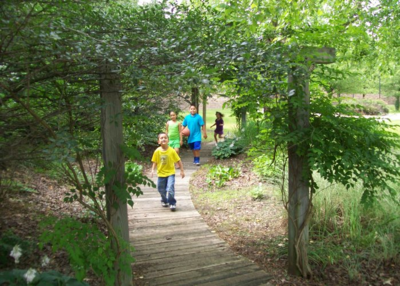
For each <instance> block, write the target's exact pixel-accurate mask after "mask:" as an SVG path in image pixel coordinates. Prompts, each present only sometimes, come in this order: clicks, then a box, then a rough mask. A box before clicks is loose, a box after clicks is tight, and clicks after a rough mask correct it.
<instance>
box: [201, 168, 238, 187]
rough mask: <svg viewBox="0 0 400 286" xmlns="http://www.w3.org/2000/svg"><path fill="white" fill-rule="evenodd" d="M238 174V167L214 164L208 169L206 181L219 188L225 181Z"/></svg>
mask: <svg viewBox="0 0 400 286" xmlns="http://www.w3.org/2000/svg"><path fill="white" fill-rule="evenodd" d="M239 176H240V169H237V168H233V167H224V166H221V165H214V166H212V167H211V168H210V169H209V170H208V173H207V177H206V182H207V183H208V185H209V186H213V187H217V188H221V187H223V186H224V185H225V183H226V182H228V181H230V180H232V179H233V178H237V177H239Z"/></svg>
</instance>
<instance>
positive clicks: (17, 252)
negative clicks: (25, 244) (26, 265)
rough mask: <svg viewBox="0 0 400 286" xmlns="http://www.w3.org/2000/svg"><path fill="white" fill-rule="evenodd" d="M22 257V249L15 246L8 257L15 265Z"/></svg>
mask: <svg viewBox="0 0 400 286" xmlns="http://www.w3.org/2000/svg"><path fill="white" fill-rule="evenodd" d="M21 255H22V249H21V247H20V246H19V245H18V244H17V245H15V246H14V248H13V249H12V250H11V253H10V256H12V257H14V259H15V263H19V258H20V257H21Z"/></svg>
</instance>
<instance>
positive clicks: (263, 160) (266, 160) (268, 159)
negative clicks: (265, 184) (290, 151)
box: [252, 154, 284, 183]
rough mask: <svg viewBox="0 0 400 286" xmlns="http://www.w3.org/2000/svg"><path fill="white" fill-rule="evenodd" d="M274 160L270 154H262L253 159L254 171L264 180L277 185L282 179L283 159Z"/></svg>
mask: <svg viewBox="0 0 400 286" xmlns="http://www.w3.org/2000/svg"><path fill="white" fill-rule="evenodd" d="M278 158H280V159H276V158H275V161H274V158H272V156H271V155H270V154H261V155H258V156H256V157H253V158H252V162H253V171H254V172H255V173H256V174H257V175H258V176H259V177H260V178H261V179H262V180H263V181H269V182H271V183H277V182H278V180H279V179H280V178H281V177H282V172H283V165H284V162H283V159H281V157H278Z"/></svg>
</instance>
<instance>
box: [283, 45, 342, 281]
mask: <svg viewBox="0 0 400 286" xmlns="http://www.w3.org/2000/svg"><path fill="white" fill-rule="evenodd" d="M295 58H296V62H297V63H300V64H302V66H303V68H300V67H299V66H300V65H297V66H296V67H294V68H292V70H291V71H290V73H289V76H288V89H289V90H288V94H289V99H288V103H289V114H288V117H289V130H290V132H294V131H301V130H305V129H307V128H309V126H310V112H309V105H310V91H309V73H310V67H311V66H312V65H313V64H315V63H318V64H327V63H332V62H333V61H334V58H335V50H334V49H331V48H322V49H318V48H312V47H306V48H304V49H302V50H301V52H300V53H299V55H296V57H295ZM308 149H309V143H308V141H307V140H304V141H302V140H300V142H298V143H296V144H293V145H291V146H288V156H289V204H288V205H289V210H288V212H289V218H288V219H289V223H288V226H289V229H288V231H289V249H288V252H289V264H288V266H289V268H288V272H289V274H292V275H302V276H303V277H309V276H311V269H310V267H309V265H308V255H307V244H308V240H309V229H308V224H309V219H310V215H311V210H310V208H311V201H310V189H309V184H308V181H309V179H310V175H311V174H310V172H311V170H310V168H309V167H308V165H307V153H308ZM299 150H301V151H302V152H301V153H298V151H299Z"/></svg>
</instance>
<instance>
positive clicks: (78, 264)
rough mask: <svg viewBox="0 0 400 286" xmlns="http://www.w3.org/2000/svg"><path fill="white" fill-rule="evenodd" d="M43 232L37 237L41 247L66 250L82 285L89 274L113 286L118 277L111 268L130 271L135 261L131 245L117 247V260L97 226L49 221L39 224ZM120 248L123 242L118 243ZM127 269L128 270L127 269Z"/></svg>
mask: <svg viewBox="0 0 400 286" xmlns="http://www.w3.org/2000/svg"><path fill="white" fill-rule="evenodd" d="M41 228H42V229H43V232H42V234H41V236H40V246H41V247H43V246H44V245H45V244H47V243H49V244H51V245H52V249H53V251H58V250H61V249H63V250H65V251H66V252H67V253H68V256H69V260H70V264H71V267H72V269H73V270H74V272H75V276H76V278H77V279H78V280H79V281H82V280H83V279H84V278H85V277H86V274H87V272H88V271H89V270H93V272H94V273H95V274H96V275H98V276H99V277H101V278H103V280H104V282H105V284H106V285H113V284H114V282H115V278H116V277H117V273H115V269H114V264H115V263H119V265H120V266H121V267H124V266H125V268H127V269H122V270H123V271H131V270H130V265H131V263H132V262H133V261H134V259H133V257H132V256H131V250H132V249H131V246H130V245H120V248H121V249H122V250H123V252H122V253H120V254H119V256H118V255H117V254H116V253H115V251H114V250H113V247H112V242H111V239H109V238H108V237H106V235H105V234H104V233H103V232H102V231H101V230H100V229H99V228H98V226H97V225H96V224H89V223H83V222H80V221H77V220H74V219H72V218H64V219H60V220H58V219H56V218H49V219H47V220H45V221H44V222H42V223H41ZM118 243H119V244H123V243H124V242H123V240H122V239H119V241H118ZM128 268H129V269H128Z"/></svg>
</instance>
